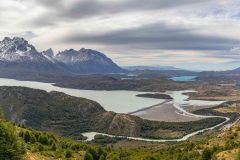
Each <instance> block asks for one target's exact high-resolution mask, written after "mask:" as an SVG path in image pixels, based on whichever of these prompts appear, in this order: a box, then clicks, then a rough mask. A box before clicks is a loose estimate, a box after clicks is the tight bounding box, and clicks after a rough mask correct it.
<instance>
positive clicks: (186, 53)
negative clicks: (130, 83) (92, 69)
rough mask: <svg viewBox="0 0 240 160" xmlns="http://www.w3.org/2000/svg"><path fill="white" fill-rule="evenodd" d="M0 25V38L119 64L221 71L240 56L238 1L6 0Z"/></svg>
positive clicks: (239, 6)
mask: <svg viewBox="0 0 240 160" xmlns="http://www.w3.org/2000/svg"><path fill="white" fill-rule="evenodd" d="M0 23H1V29H0V36H1V37H4V36H22V37H25V38H27V39H28V40H30V42H31V43H33V44H34V45H36V46H37V48H38V49H39V50H43V49H47V48H48V47H53V48H54V50H55V51H59V50H63V49H66V48H76V49H79V48H81V47H88V48H93V49H97V50H100V51H102V52H105V53H107V54H108V56H110V57H112V58H113V59H114V60H115V61H117V63H120V64H122V65H135V64H136V65H139V64H149V65H151V64H153V65H156V64H157V65H175V66H177V67H183V68H192V67H194V66H196V68H197V67H199V66H200V68H201V65H202V66H204V67H205V66H208V68H209V69H212V68H214V69H217V67H216V66H217V64H219V69H222V67H221V66H224V65H226V67H228V68H232V67H233V66H234V67H235V66H236V65H237V64H238V62H239V60H240V54H239V47H240V32H239V27H240V2H239V1H238V0H202V1H193V0H178V1H169V0H119V1H112V0H41V1H39V0H8V1H3V2H2V4H1V6H0ZM209 60H211V62H209ZM212 63H214V65H213V64H212ZM233 63H234V65H233ZM223 64H224V65H223ZM211 66H212V68H211ZM239 66H240V64H239ZM208 68H206V69H208Z"/></svg>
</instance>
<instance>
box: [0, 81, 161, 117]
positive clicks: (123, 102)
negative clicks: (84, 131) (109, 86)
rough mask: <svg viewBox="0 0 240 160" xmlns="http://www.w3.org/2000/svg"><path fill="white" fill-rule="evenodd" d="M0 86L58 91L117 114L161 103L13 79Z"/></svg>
mask: <svg viewBox="0 0 240 160" xmlns="http://www.w3.org/2000/svg"><path fill="white" fill-rule="evenodd" d="M0 86H23V87H29V88H34V89H41V90H45V91H48V92H50V91H59V92H63V93H66V94H68V95H71V96H76V97H83V98H87V99H91V100H94V101H96V102H98V103H99V104H101V105H102V106H103V107H104V108H105V109H106V110H107V111H114V112H117V113H129V112H134V111H136V110H139V109H141V108H145V107H149V106H152V105H155V104H158V103H162V102H163V101H164V100H163V99H152V98H144V97H136V95H137V94H143V93H147V92H137V91H125V90H121V91H97V90H80V89H69V88H61V87H58V86H54V85H53V84H51V83H42V82H32V81H19V80H14V79H5V78H0Z"/></svg>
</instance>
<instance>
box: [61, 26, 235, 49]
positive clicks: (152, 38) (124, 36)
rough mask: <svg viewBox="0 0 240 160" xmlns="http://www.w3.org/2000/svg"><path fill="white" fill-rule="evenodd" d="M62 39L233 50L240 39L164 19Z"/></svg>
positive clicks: (130, 44)
mask: <svg viewBox="0 0 240 160" xmlns="http://www.w3.org/2000/svg"><path fill="white" fill-rule="evenodd" d="M63 41H64V42H66V43H69V42H70V43H88V44H92V43H93V44H104V45H123V46H128V47H130V48H131V47H134V48H138V49H166V50H198V51H199V50H201V51H204V50H205V51H208V50H209V51H214V50H216V51H219V50H230V49H231V48H232V47H234V46H236V45H238V44H239V42H240V41H239V39H234V38H226V37H220V36H217V35H200V34H197V33H196V31H195V30H193V29H184V28H180V27H179V26H168V25H165V24H162V23H157V24H152V25H144V26H141V27H137V28H131V29H124V30H117V31H113V32H108V33H104V34H96V35H94V34H92V35H84V34H77V33H73V34H72V35H71V34H69V36H68V37H64V40H63Z"/></svg>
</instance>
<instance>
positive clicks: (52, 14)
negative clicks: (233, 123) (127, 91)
mask: <svg viewBox="0 0 240 160" xmlns="http://www.w3.org/2000/svg"><path fill="white" fill-rule="evenodd" d="M22 1H23V2H27V1H30V0H22ZM34 2H35V3H36V5H41V6H44V7H45V8H46V9H47V10H46V12H45V14H42V16H39V18H37V19H35V20H34V21H33V22H32V23H33V24H34V23H36V26H37V25H43V26H44V25H48V24H49V25H52V23H57V22H59V21H72V20H77V19H80V18H86V17H94V16H99V15H100V16H103V15H111V14H115V13H124V12H134V11H148V10H160V9H168V8H172V7H179V6H183V5H193V4H197V3H203V2H209V0H202V1H193V0H177V1H169V0H119V1H111V2H110V1H99V0H76V1H75V2H73V3H71V4H68V5H66V3H67V0H35V1H34Z"/></svg>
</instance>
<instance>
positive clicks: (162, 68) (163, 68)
mask: <svg viewBox="0 0 240 160" xmlns="http://www.w3.org/2000/svg"><path fill="white" fill-rule="evenodd" d="M122 68H124V69H126V70H131V71H135V70H140V71H142V70H150V71H166V70H181V69H179V68H175V67H172V66H123V67H122Z"/></svg>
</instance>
